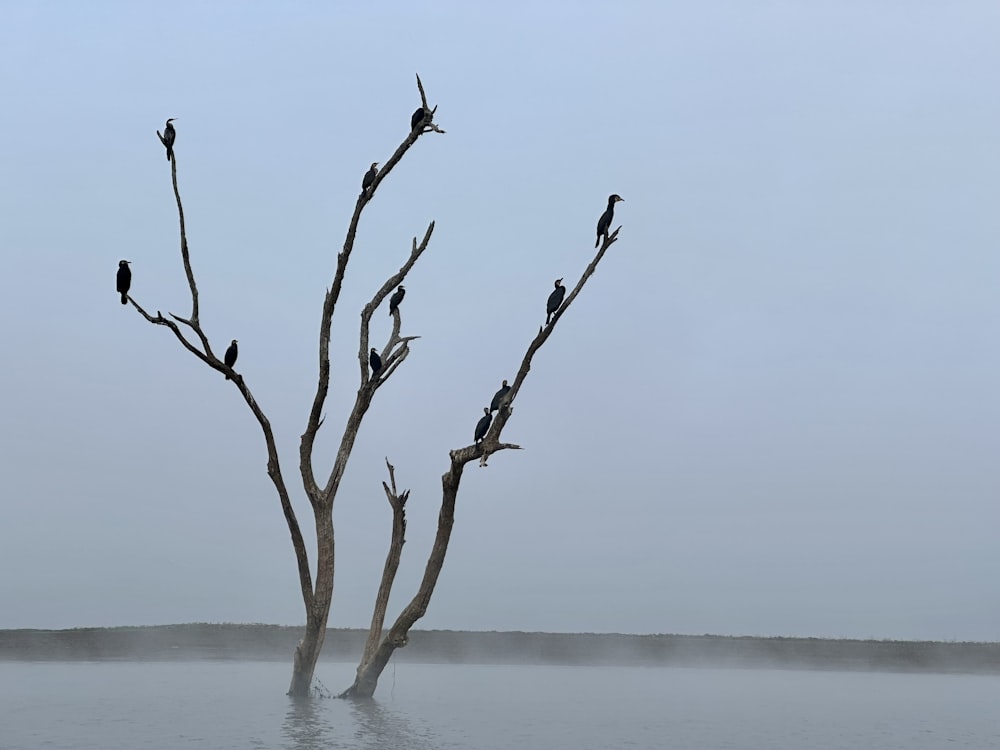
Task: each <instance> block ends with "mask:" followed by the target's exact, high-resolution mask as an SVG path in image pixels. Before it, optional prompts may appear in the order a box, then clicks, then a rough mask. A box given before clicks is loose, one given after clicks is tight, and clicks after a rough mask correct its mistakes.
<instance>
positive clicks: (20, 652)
mask: <svg viewBox="0 0 1000 750" xmlns="http://www.w3.org/2000/svg"><path fill="white" fill-rule="evenodd" d="M302 632H303V628H302V627H292V626H282V625H262V624H252V625H237V624H207V623H189V624H183V625H154V626H142V627H116V628H73V629H69V630H31V629H24V630H0V661H105V660H108V661H114V660H118V661H188V660H202V659H204V660H220V659H239V660H255V661H271V660H278V661H284V660H290V659H291V657H292V652H293V650H294V648H295V645H296V643H298V640H299V638H301V637H302ZM366 636H367V631H364V630H360V629H334V628H331V629H330V630H328V631H327V637H326V644H325V646H324V648H323V660H324V661H330V662H356V661H357V660H358V658H359V657H360V655H361V651H362V649H363V647H364V641H365V638H366ZM394 658H395V659H397V660H399V661H401V662H415V663H445V664H518V665H527V664H537V665H566V666H569V665H575V666H649V667H747V668H749V667H753V668H774V669H825V670H831V671H859V670H869V671H882V672H937V673H963V674H1000V643H978V642H955V643H952V642H940V641H871V640H869V641H862V640H835V639H824V638H781V637H775V638H759V637H750V636H717V635H622V634H615V633H523V632H478V631H452V630H413V631H411V633H410V643H409V645H408V646H407V647H406V648H403V649H400V650H398V651H397V652H396V655H395V656H394Z"/></svg>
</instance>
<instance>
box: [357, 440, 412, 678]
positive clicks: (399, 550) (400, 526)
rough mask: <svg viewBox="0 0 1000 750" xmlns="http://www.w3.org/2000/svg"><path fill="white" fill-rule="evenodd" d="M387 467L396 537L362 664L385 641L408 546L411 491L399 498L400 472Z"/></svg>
mask: <svg viewBox="0 0 1000 750" xmlns="http://www.w3.org/2000/svg"><path fill="white" fill-rule="evenodd" d="M385 465H386V467H387V468H388V469H389V481H390V483H391V485H392V487H391V488H390V486H389V485H388V484H386V483H385V482H382V489H383V490H385V496H386V499H387V500H388V501H389V505H390V507H391V508H392V536H391V538H390V542H389V551H388V553H387V554H386V558H385V567H384V568H383V570H382V581H381V583H380V584H379V589H378V594H377V596H376V597H375V611H374V612H373V613H372V622H371V626H370V628H369V629H368V640H367V642H366V644H365V651H364V656H363V657H362V659H361V662H362V663H364V662H366V661H368V659H370V658H371V656H372V655H373V654H374V653H375V650H376V649H377V648H378V642H379V639H380V638H381V637H382V626H383V625H384V623H385V611H386V608H387V607H388V606H389V595H390V594H391V593H392V584H393V582H394V581H395V580H396V571H397V570H398V569H399V561H400V558H401V557H402V554H403V545H404V544H405V543H406V501H407V500H408V499H409V497H410V491H409V490H406V491H405V492H403V493H402V494H399V492H398V490H397V489H396V469H395V467H394V466H393V465H392V464H390V463H389V459H388V458H387V459H386V460H385Z"/></svg>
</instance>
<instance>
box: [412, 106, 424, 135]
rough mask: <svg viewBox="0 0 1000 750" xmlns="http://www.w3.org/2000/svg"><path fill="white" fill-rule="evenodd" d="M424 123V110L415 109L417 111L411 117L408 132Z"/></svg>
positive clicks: (421, 108)
mask: <svg viewBox="0 0 1000 750" xmlns="http://www.w3.org/2000/svg"><path fill="white" fill-rule="evenodd" d="M423 121H424V108H423V107H417V111H416V112H414V113H413V117H411V118H410V130H413V129H414V128H415V127H417V125H419V124H420V123H422V122H423Z"/></svg>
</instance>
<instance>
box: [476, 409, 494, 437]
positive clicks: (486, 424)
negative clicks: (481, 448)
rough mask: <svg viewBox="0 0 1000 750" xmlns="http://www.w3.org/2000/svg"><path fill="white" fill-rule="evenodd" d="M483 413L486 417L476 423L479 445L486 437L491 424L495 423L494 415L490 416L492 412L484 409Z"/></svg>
mask: <svg viewBox="0 0 1000 750" xmlns="http://www.w3.org/2000/svg"><path fill="white" fill-rule="evenodd" d="M483 413H484V414H485V415H486V416H485V417H482V418H481V419H480V420H479V422H477V423H476V442H477V443H478V442H479V441H480V440H482V439H483V438H484V437H486V433H487V432H488V431H489V429H490V424H491V423H492V422H493V415H492V414H490V410H489V409H487V408H485V407H484V408H483Z"/></svg>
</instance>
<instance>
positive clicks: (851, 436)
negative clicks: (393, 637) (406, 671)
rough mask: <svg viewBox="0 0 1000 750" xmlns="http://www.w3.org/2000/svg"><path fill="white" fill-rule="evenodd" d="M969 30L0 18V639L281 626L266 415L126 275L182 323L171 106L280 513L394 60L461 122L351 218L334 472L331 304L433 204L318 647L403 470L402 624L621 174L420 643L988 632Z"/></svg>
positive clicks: (382, 320)
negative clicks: (157, 628)
mask: <svg viewBox="0 0 1000 750" xmlns="http://www.w3.org/2000/svg"><path fill="white" fill-rule="evenodd" d="M998 33H1000V5H998V4H997V3H996V2H994V0H984V1H983V2H952V3H937V2H910V1H909V0H907V1H906V2H903V1H900V2H875V3H872V2H860V1H858V2H854V1H848V2H845V1H844V0H835V1H834V0H831V1H829V2H808V3H806V2H791V1H788V2H742V1H740V2H735V1H734V2H702V3H690V2H684V3H681V2H649V3H638V2H624V3H615V4H609V3H578V2H574V3H570V2H563V3H548V4H545V3H528V2H508V3H503V4H499V5H498V4H495V3H494V4H487V5H476V6H475V7H473V4H469V3H464V2H450V3H435V4H432V7H431V8H430V9H421V10H418V6H417V4H413V3H408V4H391V5H390V4H377V3H316V4H306V3H298V4H287V5H285V4H282V5H281V6H280V9H279V6H278V5H277V4H273V5H272V6H271V7H267V6H265V5H264V4H257V5H256V6H255V7H250V4H246V3H210V4H202V3H190V2H171V3H160V4H158V5H156V6H154V5H152V4H144V6H143V7H140V6H139V4H135V3H120V4H119V3H111V2H101V3H97V4H78V3H69V2H66V3H54V2H53V3H30V2H12V3H6V4H5V5H4V10H3V23H2V24H0V98H2V101H3V102H4V106H3V116H2V118H0V119H2V125H0V135H2V137H0V248H2V252H3V258H4V271H3V273H2V275H0V320H2V323H0V326H2V331H3V334H2V342H3V347H2V348H3V352H4V366H3V367H2V368H0V399H2V401H0V403H2V407H0V408H2V415H0V424H2V427H3V439H4V450H3V451H2V452H0V470H2V476H3V485H2V487H3V490H2V491H3V497H2V502H0V628H17V627H37V628H65V627H73V626H90V625H141V624H157V623H171V622H189V621H211V622H219V621H228V622H268V623H284V624H296V623H301V622H304V619H305V618H304V612H303V609H302V602H301V600H300V597H299V593H298V583H297V578H296V572H295V564H294V556H293V554H292V549H291V545H290V542H289V538H288V532H287V529H286V527H285V524H284V521H283V518H282V514H281V511H280V507H279V504H278V500H277V498H276V496H275V493H274V490H273V487H272V485H271V483H270V481H269V479H268V477H267V475H266V473H265V462H266V455H265V450H264V446H263V441H262V438H261V434H260V431H259V428H258V426H257V424H256V422H255V421H254V420H253V418H252V417H251V415H250V414H249V412H248V410H247V408H246V406H245V404H244V403H243V401H242V399H241V398H240V396H239V394H238V392H237V391H236V389H235V388H233V387H232V386H231V385H230V384H227V383H226V382H225V381H224V380H223V378H222V376H221V375H219V374H218V373H216V372H214V371H212V370H210V369H208V368H206V367H205V366H204V365H202V364H201V363H200V362H198V361H197V360H196V359H194V358H193V357H192V356H190V355H189V354H187V353H186V352H184V351H182V350H181V349H180V347H179V346H178V344H177V342H176V341H175V340H174V338H173V337H172V335H171V334H170V333H169V331H167V330H166V329H163V328H158V327H153V326H150V325H149V324H147V323H146V322H145V321H143V320H142V319H141V318H140V317H139V315H138V314H137V313H136V312H135V310H134V309H133V308H132V307H123V306H122V305H120V304H119V301H118V296H117V295H116V293H115V290H114V275H115V270H116V266H117V263H118V260H119V259H121V258H125V259H128V260H130V261H132V264H133V265H132V269H133V274H134V281H133V287H132V292H133V295H134V297H135V298H136V300H137V301H139V302H140V303H141V304H142V305H144V306H145V307H146V308H147V309H149V310H152V311H155V310H162V311H164V312H167V311H173V312H177V313H179V314H186V313H187V312H189V311H190V300H189V297H188V292H187V287H186V283H185V279H184V275H183V270H182V266H181V263H180V254H179V252H178V247H179V242H178V232H177V215H176V208H175V205H174V201H173V196H172V193H171V187H170V171H169V164H168V162H167V161H166V159H165V158H164V152H163V148H162V147H161V145H160V144H159V142H158V141H157V138H156V135H155V131H156V129H158V128H162V127H163V123H164V120H166V118H167V117H176V118H177V133H178V135H177V145H176V151H177V157H178V174H179V179H180V184H181V190H182V195H183V198H184V201H185V210H186V218H187V226H188V238H189V241H190V247H191V253H192V258H193V263H194V267H195V271H196V273H197V276H198V279H199V286H200V291H201V304H202V307H201V311H202V313H201V316H202V321H203V324H204V326H205V328H206V331H207V333H208V334H209V336H210V337H211V339H212V342H213V345H214V347H215V348H216V350H217V351H222V350H223V349H224V348H225V346H226V344H227V342H228V341H229V339H232V338H238V339H239V341H240V347H241V348H240V359H239V365H238V369H239V370H240V372H241V373H242V374H243V376H244V377H245V378H246V379H247V382H248V384H249V385H250V387H251V388H252V389H253V391H254V393H255V395H256V397H257V399H258V401H259V402H260V404H261V405H262V407H263V408H264V409H265V411H266V413H267V414H268V415H269V416H270V418H271V420H272V423H273V424H274V427H275V430H276V431H277V434H278V436H279V440H280V448H281V450H282V452H283V467H284V471H285V476H286V478H287V479H288V480H289V482H290V483H291V485H292V486H293V488H294V489H296V490H298V487H299V485H298V482H297V476H298V475H297V463H298V453H297V448H298V436H299V435H300V434H301V432H302V430H303V428H304V426H305V421H306V416H307V413H308V408H309V404H310V403H311V399H312V395H313V392H314V389H315V382H316V359H317V354H316V350H317V331H318V320H319V313H320V309H321V305H322V297H323V291H324V289H325V287H326V285H328V284H329V283H330V280H331V279H332V276H333V271H334V268H335V261H336V253H337V251H338V249H339V248H340V247H341V246H342V244H343V241H344V235H345V232H346V229H347V224H348V221H349V218H350V213H351V211H352V210H353V206H354V200H355V198H356V196H357V193H358V190H359V185H360V181H361V177H362V175H363V174H364V172H365V170H366V169H367V167H368V165H369V164H370V163H371V162H372V161H379V162H384V161H386V159H387V158H388V157H389V155H391V154H392V152H393V151H394V150H395V149H396V147H397V146H398V145H399V143H400V142H401V141H402V139H403V138H404V137H405V135H406V133H407V130H408V127H409V117H410V114H411V113H412V111H413V110H414V109H415V107H416V106H417V105H418V104H419V98H418V93H417V91H416V86H415V79H414V73H417V72H419V73H420V75H421V78H422V79H423V81H424V84H425V86H426V89H427V93H428V96H429V98H430V100H431V102H432V103H434V104H437V105H438V106H439V109H438V112H437V116H436V121H437V122H438V123H439V124H440V125H441V127H442V128H444V129H445V130H447V134H446V135H433V134H432V135H427V136H424V137H422V138H421V139H420V140H419V142H418V143H417V144H416V146H415V147H414V148H413V149H412V150H411V151H410V153H409V154H408V155H407V157H406V159H405V160H404V161H403V162H402V163H401V164H400V165H399V166H398V167H397V169H396V170H395V171H394V172H393V173H392V174H391V176H390V177H389V179H387V180H386V181H385V182H384V183H383V184H382V186H381V188H380V189H379V191H378V193H377V196H376V199H375V200H374V202H373V203H372V204H371V205H370V206H369V208H368V210H367V211H366V213H365V215H364V218H363V220H362V224H361V228H360V231H359V235H358V241H357V245H356V247H355V254H354V256H353V258H352V262H351V266H350V269H349V272H348V275H347V281H346V284H345V291H344V294H343V296H342V298H341V301H340V305H339V308H338V318H337V320H336V322H335V326H334V343H333V347H334V356H333V368H334V370H333V372H334V374H333V383H332V392H331V395H332V401H331V402H330V404H329V408H328V417H327V421H326V424H325V426H324V428H323V435H324V437H325V439H324V440H321V441H320V443H319V445H318V461H317V469H318V470H319V471H320V472H322V473H323V475H324V476H325V472H326V471H328V470H329V466H330V463H331V459H332V457H333V454H334V452H335V450H336V443H337V440H338V439H339V431H340V429H341V427H342V424H343V421H344V418H345V417H346V411H347V409H348V408H349V405H350V403H351V402H353V394H354V391H355V390H356V388H357V379H358V368H357V360H356V354H355V352H356V350H357V328H358V314H359V311H360V308H361V306H362V305H363V304H364V302H365V301H367V300H368V299H369V298H370V297H371V295H372V293H373V291H374V290H375V289H376V288H377V287H378V286H379V285H381V284H382V283H383V281H384V280H385V278H387V277H388V276H389V275H390V274H391V273H393V272H394V271H395V270H396V269H397V268H398V267H399V266H400V264H401V263H402V262H403V260H404V259H405V257H406V255H407V253H408V252H409V247H410V241H411V238H412V237H413V236H414V235H421V236H422V234H423V232H424V230H425V228H426V225H427V223H428V222H429V221H431V220H434V221H436V222H437V228H436V231H435V233H434V237H433V240H432V242H431V245H430V248H429V250H428V252H427V253H426V254H425V255H424V257H423V258H422V259H421V261H420V263H419V264H418V265H417V267H416V268H415V269H414V270H413V272H412V273H411V275H410V277H409V278H408V281H407V289H408V293H407V297H406V300H405V302H404V304H403V312H404V315H403V324H404V331H403V332H404V334H409V335H419V336H421V337H422V338H420V339H419V340H418V341H416V342H414V344H413V350H412V353H411V355H410V357H409V359H408V360H407V361H406V363H405V365H404V366H403V367H402V368H401V369H400V370H399V371H398V372H397V373H396V375H395V376H394V377H393V378H392V380H391V381H390V382H389V383H388V384H387V385H386V386H385V387H384V388H382V389H381V390H380V391H379V392H378V395H377V397H376V400H375V403H374V405H373V407H372V409H371V411H370V413H369V415H368V418H367V420H366V422H365V424H364V427H363V429H362V431H361V434H360V437H359V440H358V442H357V446H356V449H355V452H354V455H353V458H352V459H351V462H350V465H349V468H348V472H347V475H346V478H345V480H344V483H343V486H342V489H341V493H340V496H339V498H338V499H337V503H336V506H335V525H336V531H337V554H338V558H337V577H336V591H335V599H334V608H333V613H332V615H331V619H330V624H331V626H350V627H357V626H365V625H367V623H368V620H369V619H370V616H371V615H370V612H371V606H372V602H373V600H374V594H375V588H376V586H377V582H378V578H379V576H380V574H381V569H382V565H383V561H384V556H385V551H386V547H387V544H388V535H389V530H390V518H391V516H390V511H389V506H388V504H387V503H386V501H385V498H384V495H383V493H382V489H381V482H382V480H383V479H384V478H385V476H386V474H385V468H384V463H383V461H384V457H386V456H388V457H389V459H390V460H391V461H392V462H393V463H394V464H395V466H396V469H397V478H398V480H399V482H400V485H401V486H402V487H407V488H410V489H411V490H412V495H411V498H410V501H409V528H408V532H409V533H408V540H407V544H406V547H405V550H404V557H403V566H402V569H401V572H400V576H399V579H398V582H397V588H396V595H395V596H394V599H393V606H392V608H391V612H390V615H391V616H394V615H395V612H397V611H398V609H399V607H400V606H401V605H402V604H403V603H405V601H407V600H408V599H409V597H410V596H412V594H413V592H414V591H415V587H416V585H417V581H418V580H419V576H420V574H421V573H422V570H423V565H424V562H425V560H426V555H427V553H428V551H429V549H430V544H431V539H432V537H433V533H434V528H435V524H436V519H437V511H438V506H439V503H440V492H441V489H440V476H441V474H442V472H444V471H445V469H446V468H447V466H448V451H449V449H453V448H458V447H462V446H464V445H467V444H469V443H470V442H471V439H472V431H473V428H474V426H475V423H476V421H477V419H478V418H479V416H480V415H481V411H482V407H483V406H484V405H486V404H487V403H488V401H489V399H490V397H491V396H492V394H493V392H494V391H495V390H496V388H497V387H498V386H499V384H500V381H501V380H502V379H503V378H513V376H514V374H515V372H516V368H517V365H518V363H519V362H520V360H521V357H522V356H523V353H524V351H525V348H526V347H527V345H528V343H529V342H530V340H531V337H532V336H533V335H534V334H535V333H536V332H537V330H538V326H539V324H540V323H542V322H543V320H544V305H545V299H546V297H547V295H548V293H549V291H550V289H551V287H552V280H553V279H554V278H556V277H557V276H564V277H566V278H567V283H570V284H572V283H575V282H576V280H577V279H578V278H579V276H580V274H581V273H582V271H583V269H584V268H585V266H586V264H587V263H588V262H589V261H590V259H591V257H592V254H593V252H594V251H593V243H594V227H595V224H596V221H597V218H598V216H599V215H600V213H601V211H602V210H603V209H604V205H605V203H606V201H607V196H608V194H609V193H612V192H616V193H619V194H621V195H622V196H623V197H624V198H625V203H622V204H619V206H618V210H617V213H616V224H617V223H621V225H622V230H621V234H620V240H619V242H618V243H617V244H616V245H614V247H613V248H612V249H611V251H609V253H608V255H607V257H606V258H605V260H604V261H603V263H602V265H601V267H600V268H599V270H598V273H597V274H596V275H595V276H594V277H593V278H592V280H591V281H590V283H589V284H588V286H587V288H586V289H585V290H584V292H583V294H582V295H581V296H580V297H579V298H578V300H577V302H576V304H574V306H573V307H572V308H571V309H570V310H569V312H568V314H567V315H566V316H565V317H564V318H562V320H561V321H560V324H559V327H558V328H557V330H556V332H555V335H554V336H553V337H552V338H551V339H550V340H549V343H548V344H547V345H546V346H545V347H544V348H543V349H542V351H541V352H540V353H539V354H538V356H537V357H536V358H535V361H534V365H533V367H532V370H531V373H530V376H529V378H528V380H527V381H526V383H525V386H524V387H523V389H522V391H521V394H520V396H519V398H518V400H517V402H516V405H515V414H514V417H513V418H512V420H511V421H510V423H509V425H508V427H507V430H506V431H505V433H504V438H505V439H507V440H510V441H512V442H516V443H519V444H521V445H522V446H524V448H525V450H524V451H521V452H508V453H504V454H500V455H497V456H495V457H494V458H493V459H492V460H491V461H490V465H489V468H486V469H480V468H478V467H476V466H475V465H470V466H469V467H468V468H467V470H466V472H465V478H464V481H463V486H462V492H461V494H460V497H459V504H458V508H457V511H456V524H455V531H454V535H453V539H452V544H451V548H450V550H449V553H448V558H447V561H446V565H445V569H444V573H443V575H442V577H441V579H440V583H439V585H438V588H437V592H436V594H435V597H434V599H433V602H432V604H431V608H430V611H429V612H428V614H427V616H426V617H425V618H424V619H423V620H422V621H421V622H420V624H419V626H418V627H423V628H449V629H482V630H509V629H517V630H546V631H619V632H637V633H646V632H675V633H717V634H747V635H750V634H760V635H799V636H833V637H840V636H842V637H859V638H867V637H874V638H917V639H958V640H1000V575H998V573H1000V544H998V542H997V534H998V529H1000V502H998V501H1000V461H998V456H1000V430H998V425H1000V346H998V345H1000V253H998V247H1000V210H998V204H997V200H998V196H1000V139H998V133H1000V89H998V86H997V71H998V70H1000V45H998V43H997V40H998V38H1000V37H998ZM388 332H389V319H388V316H387V315H386V313H385V311H384V310H381V311H379V313H378V314H376V316H375V328H374V332H373V336H374V340H375V341H376V342H377V344H376V345H378V346H381V343H382V342H383V341H384V340H385V336H386V335H387V334H388ZM295 503H296V508H297V509H298V512H299V516H300V519H301V520H302V522H303V524H304V526H305V527H306V528H307V530H308V535H309V536H312V533H313V532H312V518H311V513H310V512H309V510H308V504H307V503H306V502H305V500H304V497H303V495H302V494H301V492H300V491H297V492H296V495H295Z"/></svg>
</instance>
